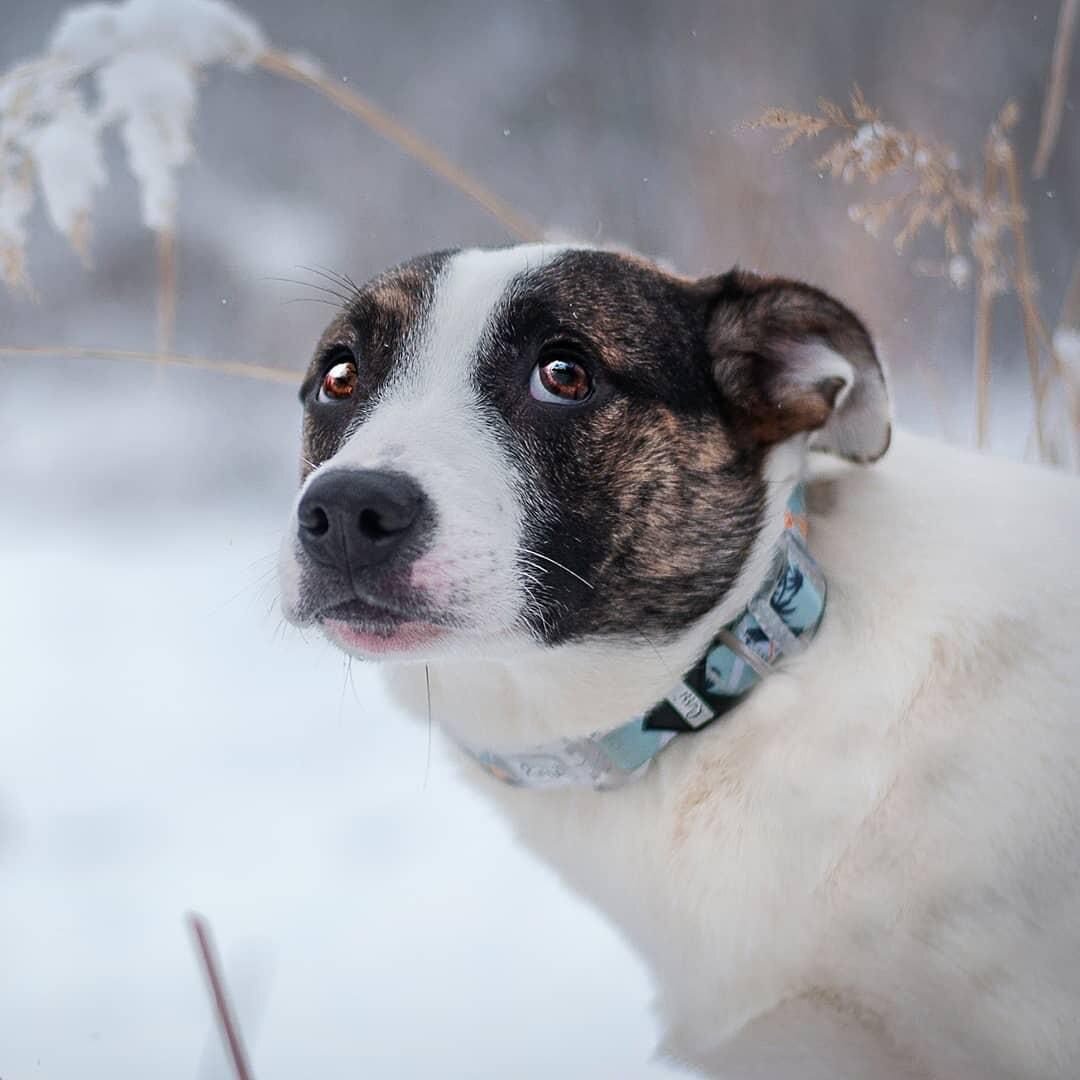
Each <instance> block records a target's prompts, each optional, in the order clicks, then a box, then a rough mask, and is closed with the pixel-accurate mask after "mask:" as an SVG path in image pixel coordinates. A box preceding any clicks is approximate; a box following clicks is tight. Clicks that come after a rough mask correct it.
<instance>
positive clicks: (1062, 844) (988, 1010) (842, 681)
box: [384, 435, 1080, 1080]
mask: <svg viewBox="0 0 1080 1080" xmlns="http://www.w3.org/2000/svg"><path fill="white" fill-rule="evenodd" d="M800 449H801V448H800ZM788 452H789V453H790V452H791V451H790V448H789V450H788ZM788 467H789V468H790V465H789V466H788ZM781 471H782V470H781ZM810 496H811V540H810V542H811V546H812V548H813V550H814V553H815V555H816V557H817V558H818V559H819V560H820V562H821V563H822V565H823V566H824V568H825V572H826V574H827V575H828V578H829V605H828V609H827V612H826V616H825V622H824V624H823V627H822V629H821V631H820V633H819V634H818V636H817V638H816V639H815V641H814V643H813V645H812V646H811V648H810V649H809V650H808V651H807V653H806V654H805V655H804V656H802V657H800V658H796V659H794V660H793V661H791V662H790V663H789V664H787V666H786V667H785V668H784V670H783V671H782V672H781V673H779V674H776V675H774V676H772V677H771V678H770V679H768V680H767V681H766V682H765V683H764V684H762V685H761V686H760V687H759V688H758V689H757V690H755V692H754V693H753V694H752V695H751V697H750V698H749V699H748V700H747V702H745V703H744V704H743V705H742V706H740V708H739V709H738V710H736V712H735V713H734V714H733V715H732V716H731V717H730V718H729V719H728V720H726V721H725V722H723V723H721V724H718V725H714V726H713V727H711V728H708V729H706V730H705V731H703V732H701V733H699V734H695V735H693V736H684V737H681V738H679V739H676V740H675V742H674V743H673V744H672V746H671V747H670V748H669V749H668V750H666V751H665V752H664V753H663V754H662V755H661V756H660V758H659V759H658V761H657V763H656V764H655V765H654V767H653V768H652V770H650V772H649V773H648V774H647V775H646V777H645V778H644V779H643V780H642V781H640V782H639V783H637V784H635V785H631V786H629V787H627V788H623V789H620V790H618V791H612V792H601V793H598V792H592V791H581V790H569V791H540V792H537V791H528V790H519V789H514V788H508V787H504V786H502V785H500V784H498V783H497V782H495V781H493V780H490V779H489V778H488V777H487V776H486V775H485V774H483V773H482V772H481V771H480V770H479V769H477V768H475V767H474V766H473V765H472V764H471V763H468V762H465V763H464V764H463V771H464V774H465V775H466V776H467V777H468V778H469V779H470V780H471V781H472V782H473V783H475V784H476V785H477V786H478V787H480V789H481V790H483V791H484V792H485V793H486V794H487V795H488V796H489V797H490V798H491V799H492V800H494V801H495V802H496V803H497V804H498V806H499V807H500V808H501V809H502V811H503V812H504V813H505V814H506V815H507V816H508V817H509V818H510V819H511V820H512V822H513V823H514V824H515V825H516V827H517V829H518V831H519V833H520V835H521V837H522V839H523V840H524V841H525V842H526V843H527V844H528V845H530V846H531V847H532V848H533V849H534V850H535V851H536V852H537V853H538V854H540V855H541V856H542V857H543V858H545V859H547V860H548V861H550V862H551V863H552V864H553V865H554V866H555V867H556V868H557V869H558V870H559V871H560V872H561V873H562V875H563V876H564V878H565V880H566V881H567V882H568V883H569V884H570V886H571V887H573V888H574V889H576V890H578V891H580V892H581V893H583V894H584V895H585V896H587V897H589V898H591V899H592V900H593V901H594V902H595V903H596V904H597V905H598V906H600V907H601V908H602V909H604V910H605V911H606V912H607V913H608V914H609V916H610V917H611V918H612V919H613V920H614V921H615V922H616V923H617V924H618V925H619V926H621V927H622V928H623V930H624V931H625V933H626V934H627V936H628V937H629V939H630V940H631V941H632V942H633V943H634V945H635V946H636V947H637V948H638V949H639V950H640V951H641V952H642V953H643V954H644V956H645V957H646V959H647V960H648V962H649V963H650V965H651V966H652V969H653V971H654V973H655V976H656V980H657V984H658V987H659V1000H658V1007H659V1009H660V1012H661V1014H662V1016H663V1017H664V1019H665V1022H666V1024H667V1025H668V1029H669V1035H668V1038H667V1044H666V1045H667V1050H668V1052H669V1053H670V1054H671V1055H672V1056H674V1057H675V1058H677V1059H679V1060H681V1061H684V1062H687V1063H691V1064H694V1065H696V1066H698V1067H699V1068H700V1069H702V1070H704V1071H706V1072H707V1073H708V1074H709V1075H713V1076H722V1077H740V1078H741V1077H763V1078H764V1077H768V1078H770V1080H785V1078H788V1077H791V1078H795V1077H798V1078H799V1080H804V1078H806V1077H823V1078H824V1077H828V1078H829V1080H835V1078H841V1077H851V1078H872V1080H890V1078H900V1077H903V1078H910V1077H922V1078H925V1077H933V1078H938V1080H993V1078H1001V1080H1005V1078H1013V1077H1060V1078H1065V1077H1075V1076H1077V1075H1080V1025H1077V1023H1076V1019H1077V1016H1078V1015H1080V665H1078V664H1077V660H1076V657H1077V649H1078V644H1077V642H1078V634H1080V574H1078V571H1077V567H1076V564H1075V553H1076V550H1077V546H1076V539H1077V537H1078V536H1080V492H1078V488H1077V485H1076V483H1075V481H1073V480H1072V479H1068V478H1064V477H1061V476H1058V475H1055V474H1052V473H1050V472H1048V471H1044V470H1039V469H1034V468H1027V469H1024V468H1020V467H1017V466H1012V465H1009V464H1005V463H1002V462H997V461H993V460H990V459H987V458H982V457H976V456H974V455H971V454H967V453H963V452H960V451H957V450H954V449H949V448H946V447H945V446H943V445H940V444H938V443H934V442H928V441H923V440H920V439H916V438H914V437H911V436H907V435H899V436H898V437H897V438H896V440H895V444H894V447H893V449H892V450H891V452H890V454H889V455H888V456H887V457H886V458H885V459H884V461H883V462H882V463H881V464H879V465H877V466H874V467H872V468H869V469H860V468H859V467H856V466H851V465H846V464H843V463H840V462H828V461H819V462H816V463H815V479H814V483H813V484H812V485H811V488H810ZM700 645H701V640H700V631H698V630H695V631H693V632H691V633H689V634H687V635H686V636H685V639H684V640H683V641H682V642H680V643H679V645H678V646H677V647H672V648H669V649H666V650H663V651H662V655H660V656H657V655H656V654H655V653H653V652H652V651H651V650H650V649H649V648H647V647H645V646H642V647H641V648H629V647H623V648H621V649H619V650H612V649H601V648H597V647H592V648H576V649H575V648H571V649H559V650H554V651H549V652H548V653H546V654H543V653H538V654H537V655H534V656H533V657H531V658H529V660H528V662H527V663H514V662H501V661H493V662H490V663H475V662H473V663H460V664H459V663H448V664H434V665H432V667H431V680H432V706H433V710H434V714H435V717H436V719H437V721H439V722H441V723H443V724H445V725H446V726H448V727H449V729H450V730H451V731H452V732H456V733H458V734H459V735H462V736H464V737H467V738H468V739H469V740H470V741H472V742H474V743H477V744H480V745H483V744H484V743H485V740H496V741H498V740H501V741H503V743H504V744H505V745H516V746H523V745H525V746H527V745H530V744H531V743H535V742H543V741H546V740H548V739H550V738H552V737H553V736H555V735H562V734H575V733H580V732H581V731H583V730H594V729H596V728H603V727H606V726H613V725H615V724H617V723H619V722H620V721H622V720H624V719H625V718H626V717H627V716H629V715H631V714H632V713H634V712H635V711H637V710H638V709H640V708H641V706H642V705H643V704H644V703H646V702H648V701H650V700H652V699H653V698H654V697H656V696H658V695H659V693H661V692H662V691H663V690H664V689H665V688H666V686H667V684H668V682H669V681H670V675H671V671H678V670H680V669H681V667H682V666H683V665H685V664H688V663H689V662H690V661H691V660H692V659H693V658H694V656H695V654H696V652H697V650H698V648H699V647H700ZM680 652H681V655H680ZM384 670H385V671H386V673H387V676H388V678H389V680H390V684H391V686H392V687H393V688H394V689H395V690H396V691H397V693H398V694H399V696H400V698H401V700H402V701H403V702H405V703H406V704H407V705H410V706H411V707H413V708H415V709H417V710H418V711H420V712H421V714H422V713H423V710H424V708H425V705H424V704H423V702H422V699H421V697H420V691H419V680H418V677H417V670H416V669H415V668H414V667H412V666H410V665H399V666H396V667H395V666H389V667H387V668H386V669H384ZM420 678H422V669H421V672H420ZM463 761H464V759H463Z"/></svg>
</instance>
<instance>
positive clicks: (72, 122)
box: [25, 93, 106, 236]
mask: <svg viewBox="0 0 1080 1080" xmlns="http://www.w3.org/2000/svg"><path fill="white" fill-rule="evenodd" d="M25 141H26V146H27V148H28V149H29V151H30V153H31V156H32V157H33V159H34V161H35V162H36V164H37V170H38V176H39V177H40V182H41V187H42V192H43V194H44V196H45V205H46V207H48V210H49V217H50V218H51V219H52V223H53V225H54V226H55V227H56V229H57V231H58V232H61V233H63V234H64V235H65V236H70V235H72V234H73V233H74V232H75V231H76V228H77V227H78V225H79V223H80V220H82V219H84V218H87V217H89V214H90V210H91V207H92V205H93V199H94V192H95V191H97V190H98V189H99V188H103V187H104V186H105V180H106V176H105V161H104V158H103V156H102V152H101V143H100V139H99V123H98V122H97V121H96V120H95V119H94V118H93V117H92V116H91V115H90V114H89V113H88V112H87V111H86V108H85V107H84V105H83V102H82V99H81V98H80V97H79V96H78V95H77V94H74V93H69V94H66V95H65V96H64V101H63V104H62V105H60V106H59V107H58V108H57V109H56V111H55V112H54V114H53V117H52V119H51V120H50V121H49V123H47V124H43V125H41V126H40V127H35V128H31V129H30V130H29V131H28V132H27V133H26V136H25Z"/></svg>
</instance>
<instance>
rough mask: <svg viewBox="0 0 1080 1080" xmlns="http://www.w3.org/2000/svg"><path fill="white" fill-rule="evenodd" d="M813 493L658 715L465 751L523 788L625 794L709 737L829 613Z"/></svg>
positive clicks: (795, 502)
mask: <svg viewBox="0 0 1080 1080" xmlns="http://www.w3.org/2000/svg"><path fill="white" fill-rule="evenodd" d="M807 531H808V528H807V518H806V504H805V493H804V491H803V485H802V484H799V485H798V486H797V487H796V488H795V491H794V492H793V494H792V496H791V498H790V499H789V500H788V505H787V510H786V512H785V515H784V532H783V533H782V534H781V537H780V540H779V541H778V543H777V545H776V554H775V558H774V562H773V569H772V572H771V573H770V574H769V576H768V577H767V578H766V580H765V584H764V586H763V587H762V588H761V589H760V590H759V591H758V592H757V594H756V595H755V596H754V598H753V599H752V600H751V601H750V603H749V604H747V605H746V608H745V609H744V611H743V613H742V614H741V615H740V616H739V617H738V618H737V619H735V621H734V622H732V623H729V624H728V625H727V626H726V627H724V629H723V630H721V631H720V633H719V634H717V635H716V637H715V638H713V640H712V642H711V643H710V645H709V647H708V649H706V651H705V655H704V656H703V657H702V658H701V659H700V660H699V661H698V662H697V664H695V665H694V667H692V668H691V669H690V670H689V671H688V672H686V674H685V675H683V677H682V679H681V680H680V681H679V682H678V683H677V684H676V685H675V686H674V687H673V688H672V689H671V690H670V691H669V692H668V693H667V694H666V695H665V696H664V697H663V698H662V699H661V700H660V701H659V702H657V704H655V705H654V706H653V707H652V708H651V709H649V710H648V711H647V712H644V713H640V714H638V715H637V716H635V717H633V718H632V719H631V720H628V721H627V722H626V723H625V724H620V725H619V727H617V728H615V729H614V730H612V731H607V732H596V733H594V734H592V735H586V736H583V737H581V738H576V739H560V740H559V741H557V742H553V743H549V744H546V745H544V746H536V747H533V748H532V749H530V750H526V751H522V752H519V753H513V752H500V753H493V752H491V751H488V750H477V749H475V748H474V747H470V746H468V745H466V744H464V743H463V744H461V746H462V749H463V750H464V751H465V752H466V753H467V754H469V755H470V756H471V757H472V758H473V759H474V760H475V761H476V762H477V763H478V764H479V765H480V766H481V767H482V768H484V769H485V770H486V771H487V772H488V773H490V774H491V775H492V776H494V777H495V778H496V779H498V780H502V781H503V782H504V783H507V784H512V785H514V786H515V787H528V788H557V787H591V788H596V789H598V790H604V789H608V788H616V787H621V786H622V785H623V784H626V783H628V782H629V781H631V780H635V779H637V778H638V777H639V776H641V775H642V774H643V773H644V772H645V770H646V769H647V768H648V767H649V765H650V764H651V762H652V760H653V758H655V757H656V755H657V754H659V753H660V751H661V750H663V749H664V747H665V746H667V744H668V743H669V742H671V740H672V739H674V738H675V736H676V735H679V734H682V733H687V732H693V731H699V730H700V729H701V728H703V727H706V726H707V725H708V724H711V723H713V721H715V720H719V719H720V718H721V717H722V716H724V715H726V714H727V713H728V712H730V711H731V710H732V709H733V708H734V707H735V706H736V705H738V704H739V702H741V701H742V700H743V698H745V697H746V695H747V694H749V693H750V691H751V690H752V689H753V688H754V687H755V686H756V685H757V684H758V682H760V681H761V679H763V678H764V677H765V676H766V675H768V674H769V672H770V671H772V669H773V668H774V667H775V666H776V664H777V663H778V662H779V661H780V660H781V659H782V658H783V657H784V656H792V655H797V654H798V653H801V652H802V651H803V650H804V649H805V648H806V647H807V645H808V644H809V642H810V639H811V638H812V637H813V636H814V633H815V631H816V630H817V628H818V626H819V625H820V623H821V619H822V616H823V615H824V614H825V577H824V575H823V574H822V572H821V568H820V567H819V566H818V564H817V563H816V562H815V561H814V559H813V557H812V556H811V555H810V552H809V551H808V550H807V548H806V535H807Z"/></svg>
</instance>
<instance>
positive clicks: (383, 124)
mask: <svg viewBox="0 0 1080 1080" xmlns="http://www.w3.org/2000/svg"><path fill="white" fill-rule="evenodd" d="M255 64H256V66H257V67H258V68H260V69H261V70H263V71H265V72H267V73H269V74H271V75H273V76H275V77H278V78H283V79H287V80H289V81H291V82H294V83H297V84H299V85H302V86H306V87H308V88H309V89H312V90H315V91H316V92H317V93H319V94H320V95H321V96H322V97H324V98H325V99H326V100H327V101H329V102H331V103H332V104H334V105H336V106H337V107H338V108H341V109H344V110H345V111H346V112H347V113H349V114H350V115H351V116H354V117H356V118H357V119H358V120H360V121H361V122H362V123H363V124H365V125H366V126H367V127H368V128H369V129H370V130H372V131H374V132H375V133H376V134H378V135H379V136H381V137H382V138H385V139H387V140H388V141H389V142H391V143H393V144H394V145H395V146H397V147H398V148H399V149H401V150H402V151H403V152H404V153H405V154H407V155H408V156H409V157H411V158H413V159H414V160H415V161H417V162H418V163H419V164H420V165H422V166H423V167H424V168H426V169H427V170H428V171H429V172H431V173H432V174H433V175H435V176H437V177H439V178H440V179H442V180H444V181H445V182H446V183H448V184H449V185H450V186H451V187H453V188H455V189H456V190H457V191H459V192H461V193H462V194H463V195H465V196H466V197H467V198H469V199H471V200H472V201H473V202H475V203H477V204H478V205H479V206H481V207H482V208H483V209H484V210H485V211H487V212H488V213H489V214H490V215H491V216H492V217H493V218H495V220H497V221H498V222H499V223H500V224H501V225H502V226H503V227H504V228H505V229H506V231H507V232H508V233H509V234H510V235H511V236H513V237H514V238H516V239H518V240H536V239H539V238H540V237H541V235H542V234H541V230H540V228H539V226H537V225H536V223H535V222H533V221H531V220H530V219H529V218H528V217H527V216H526V215H525V214H523V213H521V212H520V211H519V210H517V209H516V208H515V207H513V206H511V205H510V204H509V203H508V202H506V201H505V200H504V199H501V198H500V197H499V196H497V195H496V194H495V193H494V192H492V191H491V190H490V189H489V188H487V187H486V186H485V185H484V184H483V183H481V182H480V180H478V179H477V178H476V177H475V176H473V175H472V174H471V173H470V172H469V171H468V170H466V169H464V168H463V167H462V166H460V165H458V164H456V163H455V162H454V161H452V160H451V159H450V158H449V157H447V156H446V155H445V154H444V153H442V151H440V150H439V149H438V148H437V147H435V146H434V145H433V144H432V143H431V142H429V141H428V140H427V139H425V138H424V137H423V136H421V135H420V134H419V133H418V132H416V131H414V130H413V129H412V128H410V127H408V126H407V125H406V124H404V123H402V122H401V121H400V120H397V119H396V118H394V117H393V116H391V115H390V114H389V113H388V112H387V111H386V110H384V109H382V108H381V107H380V106H378V105H376V104H375V103H374V102H373V101H371V100H370V99H369V98H367V97H365V96H364V95H363V94H361V93H359V92H358V91H356V90H354V89H351V88H348V87H346V86H343V85H342V84H341V82H339V81H338V80H337V79H334V78H332V77H330V76H328V75H326V74H325V73H324V72H323V71H322V69H321V68H320V66H319V65H318V64H317V63H316V62H314V61H312V60H309V59H305V58H301V57H298V56H295V55H293V54H290V53H287V52H284V51H282V50H280V49H274V48H266V49H264V50H263V51H262V52H261V53H260V54H259V55H258V56H256V57H255ZM56 77H57V71H56V63H55V62H53V61H51V60H50V59H49V58H44V59H41V60H35V61H30V62H28V63H26V64H23V65H20V67H19V68H18V69H16V70H15V71H14V72H13V73H11V74H10V75H9V76H8V78H9V79H12V78H17V79H18V80H19V85H20V87H21V91H20V93H21V95H22V96H21V97H18V98H17V99H16V101H17V102H18V101H22V100H24V99H25V100H31V99H32V98H33V95H34V92H35V87H36V85H37V82H38V80H43V79H46V78H49V79H55V78H56ZM0 164H3V163H2V162H0ZM9 164H10V163H9ZM17 165H18V167H17V168H15V167H14V166H11V167H10V168H7V169H6V171H0V183H3V184H7V185H8V188H7V193H8V195H9V197H14V196H19V195H20V193H21V195H22V196H23V197H25V199H26V200H28V201H30V202H32V201H33V198H34V185H35V182H36V177H35V171H34V168H33V164H32V162H31V161H30V159H29V158H22V159H20V161H19V162H18V163H17ZM68 239H69V240H70V242H71V243H72V245H73V247H74V248H75V249H76V251H77V252H78V253H79V254H80V256H81V257H82V258H83V260H84V262H87V263H88V262H89V239H90V219H89V215H88V214H80V215H79V217H78V219H77V221H76V224H75V226H74V227H73V228H72V229H71V231H70V232H69V233H68ZM176 244H177V238H176V232H175V230H174V229H172V228H163V229H159V230H158V231H157V232H156V234H155V258H156V264H157V289H156V296H155V302H156V308H157V319H156V325H157V335H156V337H157V354H156V356H157V358H158V360H159V361H160V362H161V363H164V364H180V365H184V366H197V367H202V368H205V369H207V370H215V371H221V372H228V373H230V374H241V372H240V371H239V370H238V368H240V367H248V368H249V369H250V370H248V371H245V372H243V374H245V375H246V376H249V377H252V378H266V379H270V380H272V381H281V379H280V376H282V375H285V373H283V372H279V371H277V370H276V369H273V368H267V367H265V366H262V365H242V364H239V363H234V362H231V361H214V360H207V359H204V358H198V357H183V356H177V355H175V354H174V353H173V348H174V342H175V333H176V305H177V289H178V280H177V257H176ZM0 279H2V280H3V281H6V282H7V283H8V285H9V286H11V287H13V288H19V289H21V290H23V291H24V292H26V293H27V294H32V291H33V290H32V287H31V284H30V280H29V277H28V274H27V264H26V251H25V236H21V235H16V236H14V237H9V238H8V239H7V240H6V241H3V240H2V238H0ZM32 354H34V355H53V356H68V357H71V356H79V357H84V358H90V357H106V356H107V357H114V358H121V357H122V358H126V359H142V358H144V357H145V356H146V355H148V354H142V353H136V352H131V351H128V350H118V349H97V348H93V347H55V348H54V347H49V346H41V347H39V348H37V349H19V348H14V347H10V348H6V349H5V348H0V356H4V355H6V356H19V355H32ZM285 381H290V382H292V381H295V379H294V377H293V376H292V375H286V379H285Z"/></svg>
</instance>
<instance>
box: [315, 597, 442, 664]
mask: <svg viewBox="0 0 1080 1080" xmlns="http://www.w3.org/2000/svg"><path fill="white" fill-rule="evenodd" d="M316 620H317V621H318V623H319V624H320V625H321V626H322V628H323V630H324V631H325V632H326V633H327V634H328V635H329V636H330V637H331V638H332V639H333V640H334V641H335V642H336V643H337V644H338V645H341V646H343V647H344V648H346V649H349V650H352V651H357V652H361V653H366V654H369V655H370V654H376V655H378V654H385V653H396V652H409V651H411V650H413V649H416V648H419V647H420V646H422V645H425V644H427V643H428V642H430V641H434V640H435V639H436V638H438V637H441V636H442V635H443V634H445V633H446V632H447V630H448V627H447V626H445V625H444V624H442V623H440V622H438V621H436V617H435V616H433V615H432V614H431V613H427V612H425V613H423V614H420V613H418V612H408V613H406V612H405V611H402V610H400V609H399V608H397V607H394V606H391V605H390V604H389V603H384V602H382V601H381V600H380V601H376V600H371V599H369V598H368V597H354V598H353V599H350V600H345V601H343V602H341V603H338V604H334V605H332V606H331V607H327V608H324V609H323V610H322V611H320V612H319V614H318V615H317V616H316Z"/></svg>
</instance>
